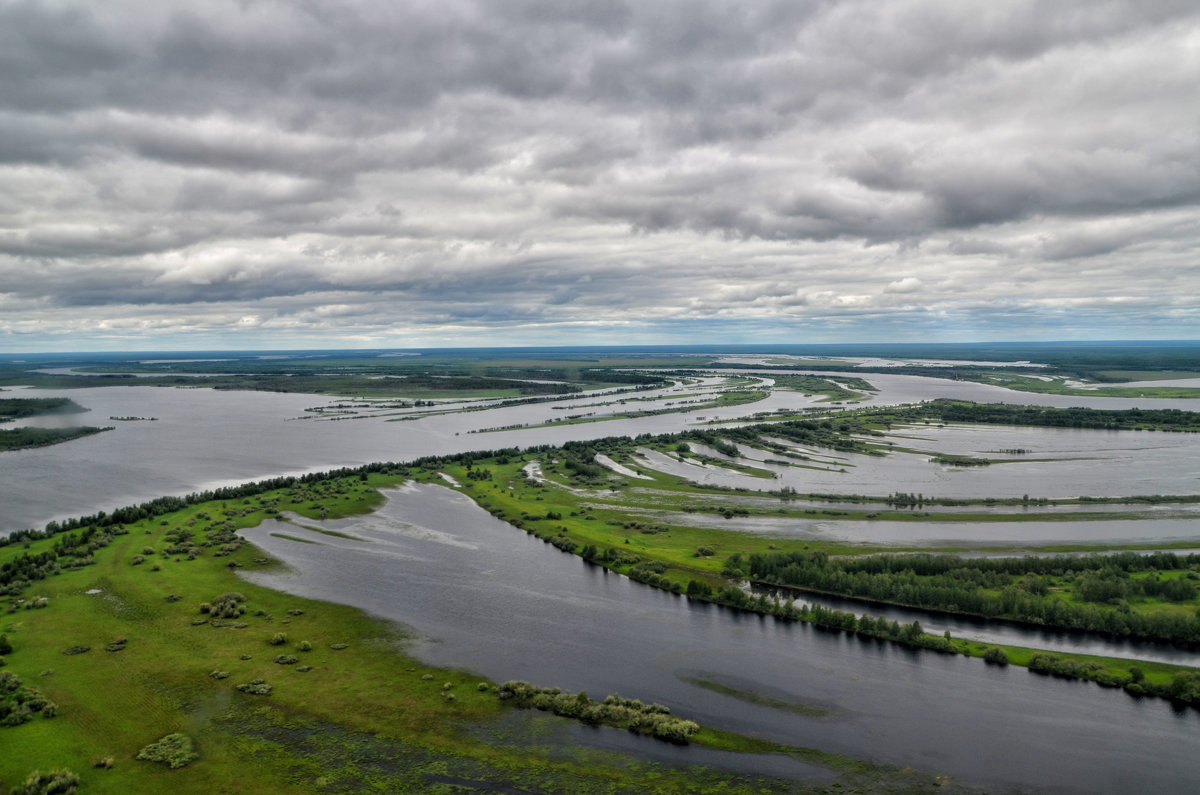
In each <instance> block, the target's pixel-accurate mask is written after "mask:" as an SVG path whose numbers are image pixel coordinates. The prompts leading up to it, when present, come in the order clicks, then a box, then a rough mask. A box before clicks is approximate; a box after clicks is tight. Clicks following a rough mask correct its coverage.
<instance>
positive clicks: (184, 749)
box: [137, 732, 200, 770]
mask: <svg viewBox="0 0 1200 795" xmlns="http://www.w3.org/2000/svg"><path fill="white" fill-rule="evenodd" d="M137 758H138V759H141V760H144V761H147V762H161V763H163V764H165V765H167V766H168V767H170V768H171V769H172V770H176V769H178V768H181V767H184V766H185V765H187V764H189V763H190V762H193V761H195V760H197V759H199V758H200V755H199V754H198V753H196V749H195V746H194V744H193V743H192V738H191V737H188V736H187V735H186V734H180V733H179V732H175V733H174V734H168V735H166V736H165V737H163V738H161V739H160V740H159V741H158V742H154V743H150V744H149V745H147V746H146V747H145V748H143V749H142V750H140V751H138V755H137Z"/></svg>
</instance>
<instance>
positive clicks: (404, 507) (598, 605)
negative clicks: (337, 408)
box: [246, 485, 1200, 793]
mask: <svg viewBox="0 0 1200 795" xmlns="http://www.w3.org/2000/svg"><path fill="white" fill-rule="evenodd" d="M326 527H328V528H332V529H337V530H339V531H341V532H344V533H348V534H351V535H354V536H356V537H357V539H358V540H346V539H341V538H335V537H331V536H327V535H323V534H318V533H310V532H308V531H306V530H304V529H303V528H300V527H298V526H296V525H291V524H277V523H272V524H270V525H264V526H262V527H259V528H256V529H254V530H251V531H248V532H247V534H246V535H247V536H248V537H249V538H250V539H251V540H253V541H254V542H255V543H256V544H259V545H261V546H262V547H264V548H265V549H267V550H268V551H269V552H271V553H272V554H274V555H277V556H279V557H280V558H282V559H283V560H285V561H286V562H287V563H289V564H290V566H291V572H290V573H288V574H282V575H250V576H251V577H252V578H253V579H255V580H256V581H258V582H263V583H265V584H269V585H271V586H272V587H276V588H280V589H283V590H286V591H290V592H294V593H298V594H303V595H306V596H311V597H315V598H318V599H326V600H332V601H338V602H343V603H348V604H353V605H357V606H359V607H362V608H364V609H366V610H368V611H369V612H371V613H373V614H376V615H379V616H382V617H385V618H389V619H392V620H395V621H399V622H402V623H403V624H406V625H408V626H410V627H412V628H413V629H414V630H415V632H416V633H417V634H418V636H419V638H420V639H419V640H418V641H417V642H416V643H415V646H414V650H415V652H416V653H417V654H418V656H420V657H422V658H423V659H425V660H427V661H428V662H429V663H431V664H435V665H450V666H465V667H468V668H471V669H473V670H477V671H479V672H480V673H482V674H484V675H486V676H488V677H490V678H492V679H494V680H496V681H503V680H506V679H511V678H520V679H525V680H528V681H532V682H536V683H539V684H544V685H553V686H558V687H563V688H566V689H569V690H581V689H582V690H587V691H588V692H589V693H590V694H592V695H602V694H607V693H611V692H621V693H622V694H623V695H627V696H632V697H638V698H643V699H648V700H654V701H660V702H662V703H664V704H666V705H668V706H669V707H671V708H672V710H673V711H674V712H676V713H677V714H681V715H685V716H688V717H691V718H693V719H696V720H698V721H700V722H702V723H706V724H711V725H714V726H720V727H724V728H728V729H732V730H735V731H742V732H747V733H750V734H755V735H759V736H763V737H768V738H771V739H774V740H777V741H780V742H786V743H789V744H793V745H800V746H811V747H819V748H823V749H826V750H830V751H836V752H839V753H844V754H848V755H851V756H854V757H859V758H866V759H870V760H873V761H878V762H889V763H893V764H897V765H901V766H911V767H915V768H919V769H922V770H927V771H930V772H932V773H935V774H950V775H953V776H955V777H956V778H959V779H961V780H963V781H966V782H973V783H979V784H983V785H985V786H988V787H992V788H999V789H1007V788H1014V789H1022V790H1042V791H1055V792H1112V793H1118V792H1119V793H1124V792H1132V791H1143V792H1144V791H1153V792H1192V791H1194V785H1195V781H1196V780H1197V778H1198V777H1200V753H1198V752H1200V712H1197V711H1195V710H1190V709H1187V710H1177V709H1173V708H1172V707H1171V706H1170V705H1168V704H1167V703H1166V702H1163V701H1160V700H1139V699H1135V698H1132V697H1130V696H1128V695H1126V694H1125V693H1124V692H1122V691H1114V690H1106V689H1103V688H1100V687H1099V686H1097V685H1094V684H1090V683H1084V682H1064V681H1062V680H1057V679H1052V678H1047V677H1042V676H1038V675H1035V674H1031V673H1029V672H1028V671H1026V670H1025V669H1021V668H1015V667H1009V668H998V667H995V666H988V665H986V664H984V663H983V662H981V661H979V660H974V659H967V658H963V657H952V656H947V655H939V654H936V653H932V652H925V651H917V650H910V649H906V648H903V647H900V646H898V645H895V644H889V643H884V642H878V641H875V640H872V639H861V638H857V637H853V636H849V635H846V634H843V633H834V632H827V631H822V630H819V629H816V628H813V627H811V626H809V625H806V624H793V623H785V622H779V621H775V620H774V619H770V618H764V617H760V616H756V615H752V614H745V613H739V612H735V611H732V610H728V609H724V608H720V607H716V606H712V605H703V604H697V603H693V602H690V601H689V600H687V599H685V598H683V597H680V596H676V595H672V594H668V593H666V592H663V591H660V590H657V589H653V588H649V587H647V586H643V585H640V584H638V583H635V582H632V581H630V580H628V579H627V578H625V577H622V576H619V575H615V574H612V573H611V572H607V571H605V570H603V569H601V568H598V567H595V566H591V565H589V564H587V563H586V562H584V561H582V560H581V559H579V558H577V557H574V556H570V555H566V554H564V553H561V552H559V551H558V550H556V549H554V548H553V547H551V546H549V545H548V544H545V543H543V542H541V541H539V540H537V539H535V538H533V537H531V536H528V535H526V534H524V533H522V532H520V531H517V530H515V529H514V528H512V527H511V526H509V525H507V524H506V523H504V522H501V521H499V520H497V519H495V518H494V517H492V516H490V515H489V514H487V513H486V512H485V511H483V510H482V509H480V508H478V506H476V505H475V504H474V503H473V502H471V501H470V500H469V499H467V498H466V497H464V496H462V495H460V494H457V493H456V492H453V491H452V490H449V489H446V488H443V487H438V486H418V485H410V486H408V487H406V488H405V489H402V490H400V491H397V492H395V493H393V494H392V496H391V499H390V500H389V501H388V503H387V504H386V505H385V506H384V507H383V508H382V509H381V510H380V511H379V512H377V513H374V514H371V515H368V516H364V517H357V518H353V519H348V520H342V521H338V522H330V523H326ZM281 532H282V533H286V534H288V535H292V536H298V535H303V536H304V537H305V538H307V539H308V540H311V541H315V542H317V543H312V544H303V543H297V542H295V541H291V540H288V539H286V538H282V537H279V536H278V535H273V533H281ZM697 679H707V680H711V681H715V682H718V683H720V684H722V685H725V686H728V687H733V688H736V689H739V690H745V691H752V692H755V693H759V694H763V695H766V696H769V697H771V698H774V699H779V700H783V701H788V702H791V703H793V704H795V705H797V706H798V707H802V708H805V711H806V712H807V714H797V713H796V712H793V711H784V710H779V709H772V708H767V707H763V706H758V705H755V704H751V703H747V702H746V701H743V700H739V699H736V698H733V697H730V696H728V695H723V694H720V693H715V692H712V691H711V690H708V689H705V688H702V687H699V686H697V685H696V684H694V680H697ZM685 753H686V755H687V757H688V758H689V759H691V760H693V761H697V762H718V761H719V760H717V759H715V758H710V757H708V756H706V752H705V751H703V750H702V749H691V748H689V749H687V751H686V752H685ZM1151 760H1152V761H1151Z"/></svg>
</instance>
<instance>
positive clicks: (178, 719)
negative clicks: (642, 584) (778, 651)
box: [0, 475, 927, 793]
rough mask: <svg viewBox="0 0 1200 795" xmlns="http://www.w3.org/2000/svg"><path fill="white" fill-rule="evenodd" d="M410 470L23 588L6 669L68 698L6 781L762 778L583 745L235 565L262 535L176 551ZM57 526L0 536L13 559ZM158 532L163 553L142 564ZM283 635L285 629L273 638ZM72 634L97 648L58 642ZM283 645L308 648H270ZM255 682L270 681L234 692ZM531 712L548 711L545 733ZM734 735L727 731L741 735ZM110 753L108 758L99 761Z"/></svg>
mask: <svg viewBox="0 0 1200 795" xmlns="http://www.w3.org/2000/svg"><path fill="white" fill-rule="evenodd" d="M397 480H398V478H396V477H391V476H381V475H372V476H371V477H370V479H369V481H368V482H365V483H364V482H360V481H358V480H357V479H342V480H339V481H337V482H335V483H333V484H329V485H322V486H316V487H308V488H306V487H296V488H291V489H284V490H280V491H276V492H268V493H266V494H262V495H260V496H258V497H254V498H248V499H246V500H242V501H227V502H213V503H205V504H201V505H194V506H190V507H188V508H186V509H184V510H182V511H179V512H177V513H174V514H169V515H167V516H165V517H157V518H155V519H151V520H142V521H140V522H136V523H134V524H132V525H129V526H127V528H126V529H127V532H126V533H125V534H123V535H118V536H116V537H115V539H114V540H113V541H112V542H111V543H110V544H109V545H108V546H107V547H104V548H102V549H99V550H97V551H96V552H95V555H94V557H95V563H94V564H93V565H91V566H87V567H84V568H80V569H77V570H72V571H63V572H62V573H60V574H58V575H56V576H52V577H50V578H48V579H46V580H41V581H36V582H35V583H34V584H33V585H32V586H31V587H29V588H28V589H27V590H26V591H25V592H24V593H23V594H22V595H21V597H20V598H22V599H25V600H30V599H33V598H36V597H46V598H47V599H48V603H49V606H48V607H45V608H43V609H37V610H26V609H22V608H21V607H20V606H19V605H17V606H16V607H15V610H14V611H13V612H8V613H5V614H4V615H3V617H2V618H0V631H2V632H4V633H5V634H7V635H8V637H9V638H10V640H11V642H12V645H13V647H14V650H13V652H12V653H11V654H9V655H7V666H6V668H5V670H7V671H11V672H13V673H15V674H17V675H18V676H20V677H22V679H24V680H26V681H27V682H29V683H30V684H33V685H35V686H37V687H38V688H40V689H41V690H42V691H43V692H44V693H45V694H46V696H47V697H49V698H50V699H52V700H53V701H55V702H57V704H58V714H57V716H56V717H54V718H50V719H43V718H37V719H35V720H34V721H32V722H30V723H26V724H24V725H22V726H19V727H15V728H7V729H4V728H0V738H2V741H3V743H4V748H5V752H4V753H3V754H0V791H3V785H4V784H5V783H10V784H15V783H17V782H19V781H23V780H24V778H25V776H26V775H27V774H28V773H29V772H30V771H32V770H34V769H43V770H45V769H50V768H59V767H67V768H70V769H71V770H73V771H75V772H76V773H78V774H79V776H80V778H81V781H82V788H83V790H84V791H87V792H101V793H102V792H112V793H125V792H151V791H154V792H157V791H172V792H178V793H192V792H196V793H201V792H203V793H211V792H221V791H227V792H234V791H236V792H240V793H241V792H246V793H257V792H262V793H276V792H282V793H291V792H297V793H298V792H312V791H314V790H322V789H323V788H329V787H332V788H334V789H335V790H338V791H341V790H352V791H362V790H369V789H381V790H384V791H411V790H424V789H436V788H437V786H440V785H438V783H437V782H438V781H440V780H441V778H440V777H447V778H449V779H454V780H462V781H468V782H472V786H476V787H478V788H482V789H495V788H500V789H505V788H509V789H521V790H528V791H561V787H562V786H563V782H570V788H571V790H572V791H578V792H643V791H648V792H683V791H689V792H691V791H700V792H710V791H711V792H727V791H735V792H736V791H751V790H752V789H753V788H754V779H746V778H743V777H741V776H738V775H734V774H728V773H725V772H722V771H717V770H705V769H699V770H689V771H683V770H676V769H673V768H668V767H662V766H660V765H655V764H647V763H642V762H639V761H637V760H636V759H634V758H633V757H631V756H629V755H626V754H621V753H616V752H600V751H596V750H593V749H587V748H583V747H579V746H576V745H574V744H573V743H572V742H569V741H566V740H563V739H562V736H563V732H562V728H561V725H562V721H563V720H565V719H560V718H551V717H549V716H544V715H540V714H532V715H522V716H521V717H520V718H519V719H517V723H516V724H513V720H514V719H513V710H512V709H510V708H509V707H507V706H506V705H505V704H503V703H502V702H500V701H499V700H498V699H497V698H496V697H495V695H494V694H493V693H492V692H491V689H490V688H487V689H485V690H484V691H481V690H480V689H479V688H478V684H479V682H480V679H479V677H478V676H477V675H474V674H471V673H469V672H465V671H454V670H445V669H435V668H431V667H429V666H426V665H423V664H422V663H420V662H419V661H418V660H415V659H413V658H412V657H410V656H408V655H407V654H406V652H405V642H406V637H405V635H404V633H403V632H402V631H401V630H400V629H399V628H397V627H395V626H394V625H391V624H388V623H385V622H382V621H379V620H377V619H374V618H371V617H369V616H367V615H366V614H364V613H362V612H361V611H359V610H357V609H354V608H350V607H345V606H341V605H335V604H329V603H324V602H319V601H315V600H309V599H303V598H300V597H296V596H291V595H288V594H284V593H281V592H278V591H274V590H271V589H268V588H264V587H260V586H257V585H254V584H252V583H250V582H248V581H246V580H243V579H241V578H239V577H238V576H237V575H236V574H235V573H234V571H235V569H234V568H231V564H236V567H237V569H241V570H247V571H254V570H264V571H265V570H270V569H271V568H273V567H275V566H277V565H278V564H277V563H276V562H274V561H272V560H269V559H267V558H265V557H264V556H263V553H262V551H261V550H258V549H256V548H254V547H253V546H251V545H248V544H246V545H243V546H241V548H239V549H238V550H236V551H235V552H233V553H232V554H230V555H227V556H222V557H214V556H213V555H212V554H211V552H212V551H213V548H206V549H205V550H204V552H203V554H201V555H200V556H198V557H196V558H195V559H194V560H190V561H189V560H187V558H186V557H185V556H163V555H162V554H161V550H162V549H164V548H165V547H166V546H168V545H169V543H170V542H169V540H168V539H167V538H166V535H167V534H168V533H170V532H172V531H176V530H179V529H180V528H188V529H191V530H193V531H194V532H196V534H197V535H196V539H195V540H197V541H202V540H203V538H204V536H205V532H204V530H203V528H205V527H208V526H210V525H221V526H223V525H224V522H226V521H228V522H231V523H233V524H234V525H236V526H238V527H247V526H252V525H254V524H257V523H258V522H260V521H262V520H263V519H264V518H267V517H269V516H274V515H275V513H274V512H275V511H279V510H288V511H293V512H295V513H297V514H299V515H301V516H308V517H310V518H312V517H317V516H322V515H323V516H326V517H327V518H337V517H339V516H347V515H351V514H353V513H357V512H361V511H364V510H369V509H370V508H372V507H374V506H375V505H377V504H378V503H379V501H380V499H381V497H380V495H379V494H378V491H377V489H378V488H379V487H382V486H388V485H392V484H394V483H395V482H396V481H397ZM297 540H298V539H297ZM53 543H54V539H46V540H39V541H35V542H33V543H31V545H30V548H29V550H25V549H23V548H21V547H20V546H19V545H12V546H9V547H3V548H0V557H4V558H11V557H13V556H15V555H16V554H21V553H23V552H25V551H29V552H33V553H37V552H38V551H40V550H41V549H43V548H46V547H47V546H48V545H51V544H53ZM144 547H153V548H154V549H156V550H160V552H156V554H154V555H152V556H147V561H146V563H145V564H143V565H140V566H130V565H129V561H130V560H131V559H132V558H133V557H134V556H135V555H138V554H143V552H144V549H143V548H144ZM156 565H157V566H158V569H159V570H158V571H155V570H154V566H156ZM88 591H98V592H96V593H88ZM230 592H238V593H240V594H242V595H243V596H244V597H245V601H244V602H242V603H241V604H242V605H243V606H244V607H245V612H244V613H243V614H242V615H240V616H237V617H235V618H233V619H216V618H214V617H213V616H212V615H211V614H204V613H202V612H201V611H200V610H199V607H198V606H199V605H200V604H201V603H211V602H213V601H214V600H215V599H216V598H217V597H218V596H219V595H221V594H226V593H230ZM10 601H13V600H10ZM13 604H16V602H15V601H13ZM277 633H283V634H285V635H286V636H287V638H288V640H287V641H286V642H285V643H283V644H281V645H272V644H271V643H270V641H271V639H272V638H273V637H274V636H275V635H276V634H277ZM122 638H123V639H125V643H124V644H114V641H116V640H118V639H122ZM303 641H307V642H309V643H310V644H311V650H308V651H305V650H304V648H303V646H302V642H303ZM70 646H88V647H91V650H90V651H89V652H88V653H86V654H76V655H66V654H63V650H64V649H66V648H68V647H70ZM110 647H120V650H119V651H117V652H109V651H105V649H106V648H110ZM281 653H282V654H289V653H291V654H293V656H296V655H298V656H299V657H300V661H301V662H302V663H304V665H303V666H297V665H288V666H284V665H277V664H275V663H274V662H272V660H273V658H275V657H276V656H277V655H279V654H281ZM307 666H311V670H308V671H304V670H303V668H305V667H307ZM216 671H220V672H221V673H222V678H216V677H214V676H213V675H211V674H213V673H214V672H216ZM226 674H227V676H226ZM258 679H262V680H265V681H266V683H267V684H269V685H270V686H271V693H270V695H267V696H260V695H250V694H247V693H241V692H238V691H237V690H236V686H237V685H238V684H244V683H249V682H253V681H255V680H258ZM449 695H453V698H449V697H448V696H449ZM647 695H652V694H647ZM682 717H686V716H682ZM547 722H549V723H547ZM514 726H516V728H514ZM529 727H542V728H539V729H538V730H537V731H536V732H535V733H534V734H535V735H536V736H535V737H533V738H532V739H531V738H530V737H528V736H526V733H527V730H528V728H529ZM174 733H181V734H184V735H186V736H187V737H189V738H191V739H192V740H194V742H195V747H196V751H197V753H198V754H199V758H198V759H196V760H195V761H192V762H191V763H189V764H188V765H187V766H186V767H182V768H180V769H177V770H172V769H170V768H169V767H167V766H166V765H163V764H157V763H154V762H149V761H138V760H137V759H136V758H135V757H136V756H137V754H138V752H139V751H140V750H141V749H143V748H145V747H146V746H148V745H150V744H152V743H155V742H157V741H158V740H160V739H161V738H163V737H165V736H167V735H171V734H174ZM713 736H714V735H713V733H711V732H710V733H709V734H707V735H706V737H707V738H710V740H709V741H711V738H712V737H713ZM720 736H722V737H726V738H727V739H726V740H725V742H726V743H727V744H729V743H733V742H734V740H733V739H730V738H735V737H736V736H735V735H725V734H722V735H720ZM548 738H553V739H548ZM646 742H654V740H650V739H647V740H646ZM747 747H749V746H747ZM106 758H111V759H112V760H113V764H112V766H111V768H106V767H103V766H100V767H93V763H97V762H100V761H101V760H104V759H106ZM873 775H876V774H873ZM887 775H890V773H887V772H886V771H885V772H878V773H877V776H884V777H886V776H887ZM904 775H905V776H907V775H909V774H907V773H906V774H904ZM431 776H432V778H431ZM925 778H927V777H925ZM925 778H922V779H921V780H925ZM906 780H907V779H906Z"/></svg>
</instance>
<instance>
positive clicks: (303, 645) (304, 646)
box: [299, 640, 312, 651]
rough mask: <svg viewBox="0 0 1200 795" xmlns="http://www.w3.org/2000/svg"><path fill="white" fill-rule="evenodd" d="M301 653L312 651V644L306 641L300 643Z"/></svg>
mask: <svg viewBox="0 0 1200 795" xmlns="http://www.w3.org/2000/svg"><path fill="white" fill-rule="evenodd" d="M299 648H300V651H312V644H311V643H309V642H308V641H306V640H302V641H300V647H299Z"/></svg>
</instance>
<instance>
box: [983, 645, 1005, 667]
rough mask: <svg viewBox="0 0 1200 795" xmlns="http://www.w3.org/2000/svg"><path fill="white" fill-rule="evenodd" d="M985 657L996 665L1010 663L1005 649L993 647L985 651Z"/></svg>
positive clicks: (985, 659) (986, 660)
mask: <svg viewBox="0 0 1200 795" xmlns="http://www.w3.org/2000/svg"><path fill="white" fill-rule="evenodd" d="M983 659H984V661H985V662H989V663H994V664H996V665H1008V654H1007V653H1006V652H1005V651H1004V649H997V648H995V647H992V648H990V649H988V650H987V651H985V652H984V653H983Z"/></svg>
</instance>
